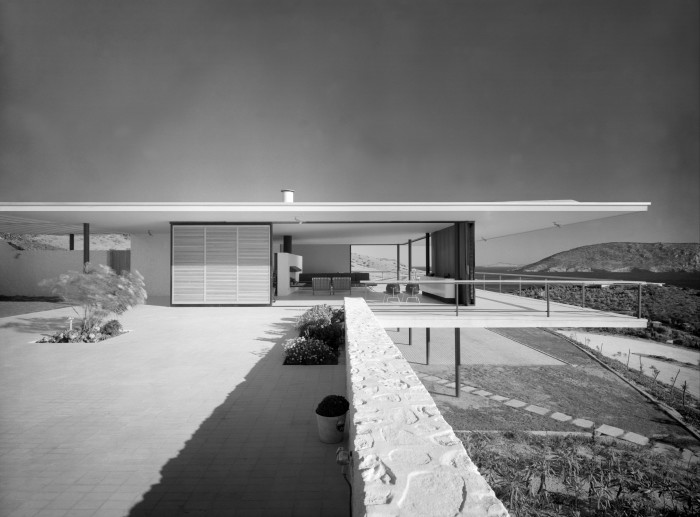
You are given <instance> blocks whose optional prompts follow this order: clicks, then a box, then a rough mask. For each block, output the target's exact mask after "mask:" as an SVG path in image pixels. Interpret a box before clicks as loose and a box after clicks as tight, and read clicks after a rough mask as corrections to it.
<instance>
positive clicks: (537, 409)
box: [525, 404, 549, 415]
mask: <svg viewBox="0 0 700 517" xmlns="http://www.w3.org/2000/svg"><path fill="white" fill-rule="evenodd" d="M525 411H529V412H530V413H535V414H536V415H546V414H547V413H549V409H547V408H546V407H542V406H535V405H534V404H531V405H529V406H527V407H526V408H525Z"/></svg>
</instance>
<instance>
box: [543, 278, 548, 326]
mask: <svg viewBox="0 0 700 517" xmlns="http://www.w3.org/2000/svg"><path fill="white" fill-rule="evenodd" d="M544 292H545V295H546V297H547V317H548V318H549V283H547V279H546V278H545V279H544Z"/></svg>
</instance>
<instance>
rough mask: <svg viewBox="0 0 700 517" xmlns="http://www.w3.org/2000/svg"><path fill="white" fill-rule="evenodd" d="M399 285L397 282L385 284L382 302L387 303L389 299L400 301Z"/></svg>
mask: <svg viewBox="0 0 700 517" xmlns="http://www.w3.org/2000/svg"><path fill="white" fill-rule="evenodd" d="M400 294H401V286H400V285H399V284H386V289H385V290H384V302H385V303H389V302H390V301H391V300H393V299H396V301H397V302H399V303H401V297H400Z"/></svg>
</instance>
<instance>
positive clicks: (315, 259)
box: [292, 244, 350, 273]
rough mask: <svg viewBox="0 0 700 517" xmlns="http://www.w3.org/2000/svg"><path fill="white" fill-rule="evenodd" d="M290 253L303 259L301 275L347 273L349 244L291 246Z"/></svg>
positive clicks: (348, 270) (348, 269)
mask: <svg viewBox="0 0 700 517" xmlns="http://www.w3.org/2000/svg"><path fill="white" fill-rule="evenodd" d="M292 253H294V254H295V255H301V256H302V257H304V269H303V271H302V272H303V273H349V272H350V245H349V244H292Z"/></svg>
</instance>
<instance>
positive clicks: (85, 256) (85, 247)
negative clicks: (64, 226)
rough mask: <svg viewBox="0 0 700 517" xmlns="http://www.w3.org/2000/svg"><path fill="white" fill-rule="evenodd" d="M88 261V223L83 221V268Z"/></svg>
mask: <svg viewBox="0 0 700 517" xmlns="http://www.w3.org/2000/svg"><path fill="white" fill-rule="evenodd" d="M88 262H90V224H89V223H83V269H85V264H87V263H88Z"/></svg>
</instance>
